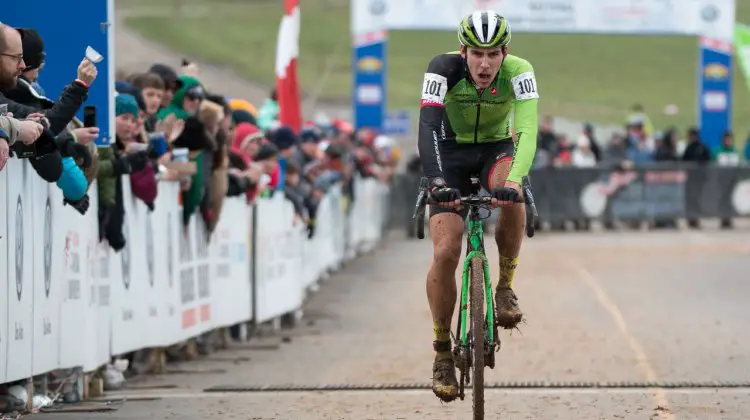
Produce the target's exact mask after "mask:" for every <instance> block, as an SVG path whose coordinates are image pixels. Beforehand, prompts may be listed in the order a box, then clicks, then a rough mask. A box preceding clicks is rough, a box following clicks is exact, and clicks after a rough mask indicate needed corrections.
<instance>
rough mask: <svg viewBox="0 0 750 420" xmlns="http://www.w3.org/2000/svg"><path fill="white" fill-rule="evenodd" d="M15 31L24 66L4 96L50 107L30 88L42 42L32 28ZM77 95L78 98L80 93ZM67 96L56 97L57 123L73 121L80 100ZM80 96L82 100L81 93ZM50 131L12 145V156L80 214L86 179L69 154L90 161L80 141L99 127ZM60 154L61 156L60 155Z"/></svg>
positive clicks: (40, 57) (86, 140)
mask: <svg viewBox="0 0 750 420" xmlns="http://www.w3.org/2000/svg"><path fill="white" fill-rule="evenodd" d="M18 32H19V33H20V34H21V42H22V47H23V48H22V49H23V57H24V64H25V67H24V68H23V70H22V72H21V74H20V75H19V76H18V78H17V81H16V85H15V87H13V88H10V89H8V90H6V91H5V92H4V95H5V97H6V98H7V99H10V100H12V101H14V102H16V103H18V104H21V105H26V106H29V107H31V108H34V109H38V110H42V111H45V110H50V109H52V108H53V107H54V106H55V102H54V101H52V100H50V99H48V98H46V97H45V96H44V95H42V94H41V93H40V92H38V91H37V90H36V88H34V87H33V83H34V82H36V81H38V79H39V72H40V71H41V69H42V68H43V67H44V64H45V52H44V42H43V41H42V38H41V37H40V36H39V34H38V33H37V31H36V30H34V29H23V28H21V29H18ZM84 62H85V63H87V64H86V67H89V66H91V67H93V64H91V63H90V62H89V61H88V60H84ZM93 71H94V72H95V71H96V68H95V67H93ZM80 73H90V71H89V69H87V70H85V71H81V72H80ZM81 77H84V78H87V77H88V75H83V74H81ZM71 95H73V97H74V98H75V97H76V96H75V92H73V93H72V94H71V93H69V94H68V95H67V97H69V96H71ZM78 96H79V97H81V95H78ZM67 97H66V94H65V92H64V93H63V95H61V97H60V99H59V100H58V101H59V102H60V103H62V106H61V107H60V109H61V110H60V112H58V113H57V115H59V117H55V115H54V114H53V117H52V118H53V120H59V122H60V123H63V122H65V119H68V121H67V122H65V125H66V126H67V124H68V123H69V122H70V121H71V120H73V118H74V117H75V113H76V112H77V111H78V108H79V107H80V104H81V103H82V102H81V101H77V100H69V99H68V98H67ZM81 99H85V92H84V95H83V96H82V97H81ZM27 118H28V119H33V120H37V121H40V120H41V121H44V123H45V124H46V125H48V126H49V125H50V121H49V118H48V117H47V116H45V115H44V114H42V113H41V112H35V113H33V114H30V115H28V116H27ZM55 128H57V127H55ZM53 130H54V129H53ZM53 130H50V135H42V136H41V137H40V138H41V139H42V140H40V141H39V142H37V143H36V144H35V145H34V146H31V147H28V146H19V147H15V148H14V150H13V152H14V154H15V156H16V157H19V158H27V159H29V163H30V164H31V166H32V167H33V168H34V170H35V171H36V172H37V174H38V175H39V176H40V177H41V178H42V179H44V180H45V181H47V182H56V184H57V186H58V187H59V188H60V189H61V190H62V192H63V196H64V200H65V201H64V202H65V204H70V205H71V206H73V208H75V209H76V210H77V211H78V212H79V213H81V214H84V213H85V212H86V211H87V209H88V204H89V201H88V197H87V196H86V191H87V189H88V181H87V179H86V177H85V175H84V173H83V171H82V170H81V168H79V167H78V165H77V164H76V162H75V160H74V158H73V157H71V156H75V157H79V158H82V159H83V160H84V161H86V162H90V160H91V156H90V153H87V152H88V151H87V150H86V148H85V146H84V144H87V143H90V142H91V141H93V140H94V139H95V138H96V137H97V136H98V135H99V129H98V128H96V127H85V128H77V129H72V130H69V131H66V130H63V132H62V133H61V134H60V135H59V136H57V137H55V134H53ZM63 154H64V155H65V157H63Z"/></svg>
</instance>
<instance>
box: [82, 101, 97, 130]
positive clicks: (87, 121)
mask: <svg viewBox="0 0 750 420" xmlns="http://www.w3.org/2000/svg"><path fill="white" fill-rule="evenodd" d="M83 126H84V127H96V106H94V105H86V106H85V107H83Z"/></svg>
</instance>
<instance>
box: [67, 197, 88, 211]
mask: <svg viewBox="0 0 750 420" xmlns="http://www.w3.org/2000/svg"><path fill="white" fill-rule="evenodd" d="M68 204H70V205H71V207H73V208H74V209H76V210H77V211H78V213H81V214H86V212H87V211H88V209H89V204H90V203H89V195H88V194H86V195H84V196H83V197H82V198H81V199H80V200H78V201H71V200H68V199H67V198H63V205H68Z"/></svg>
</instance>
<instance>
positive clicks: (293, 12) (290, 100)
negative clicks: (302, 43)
mask: <svg viewBox="0 0 750 420" xmlns="http://www.w3.org/2000/svg"><path fill="white" fill-rule="evenodd" d="M299 32H300V11H299V0H284V17H283V18H281V25H280V27H279V36H278V38H277V40H276V92H277V94H278V98H279V122H280V123H281V124H282V125H285V126H287V127H290V128H291V129H292V130H294V131H295V132H296V133H299V131H300V128H301V125H302V103H301V100H300V94H299V81H298V80H297V56H298V55H299Z"/></svg>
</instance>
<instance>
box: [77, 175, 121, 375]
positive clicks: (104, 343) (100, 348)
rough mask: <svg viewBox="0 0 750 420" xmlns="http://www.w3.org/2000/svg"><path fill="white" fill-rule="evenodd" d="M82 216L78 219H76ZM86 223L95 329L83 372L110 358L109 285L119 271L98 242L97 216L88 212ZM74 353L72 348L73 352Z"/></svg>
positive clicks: (93, 190)
mask: <svg viewBox="0 0 750 420" xmlns="http://www.w3.org/2000/svg"><path fill="white" fill-rule="evenodd" d="M97 188H98V187H97V185H96V183H94V184H93V185H91V187H90V188H89V201H90V205H89V212H91V210H92V209H98V208H99V197H98V194H97ZM78 217H81V216H78ZM86 220H87V223H88V226H89V250H90V254H89V255H90V258H91V259H90V260H89V261H90V264H91V265H90V266H89V281H90V282H91V283H90V284H91V294H92V297H93V300H94V302H95V305H94V308H93V310H92V313H93V315H94V318H95V320H96V326H95V328H93V329H92V330H91V333H92V334H93V335H94V340H95V341H94V342H93V346H90V347H88V351H89V353H88V354H89V358H88V360H87V362H86V365H85V367H84V369H86V370H87V371H89V370H93V369H96V368H97V367H99V366H102V365H104V364H105V363H107V362H108V361H109V359H110V356H111V355H112V351H111V337H112V320H111V313H112V283H113V282H117V283H119V282H120V276H119V275H120V274H121V273H120V270H115V269H114V264H115V263H116V261H117V259H116V258H115V257H114V256H113V254H114V252H113V251H112V248H110V247H109V245H108V244H107V243H106V242H104V243H101V242H99V219H98V217H97V216H96V213H93V212H91V213H87V214H86ZM72 350H73V351H75V349H72Z"/></svg>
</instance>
